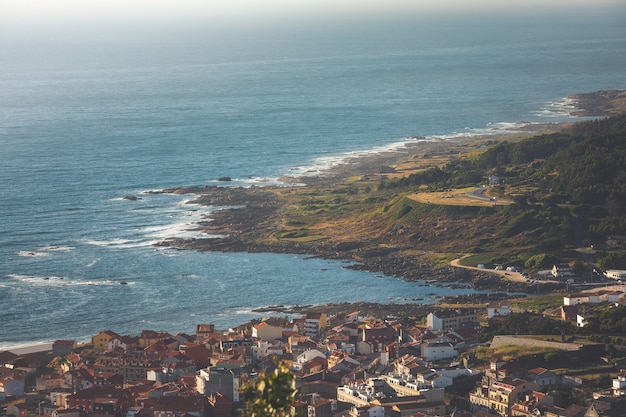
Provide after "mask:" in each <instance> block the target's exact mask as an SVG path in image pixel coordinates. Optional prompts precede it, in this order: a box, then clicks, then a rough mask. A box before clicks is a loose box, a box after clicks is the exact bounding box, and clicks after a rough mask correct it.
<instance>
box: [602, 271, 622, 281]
mask: <svg viewBox="0 0 626 417" xmlns="http://www.w3.org/2000/svg"><path fill="white" fill-rule="evenodd" d="M604 276H605V277H607V278H611V279H614V280H626V270H623V269H607V270H606V272H605V273H604Z"/></svg>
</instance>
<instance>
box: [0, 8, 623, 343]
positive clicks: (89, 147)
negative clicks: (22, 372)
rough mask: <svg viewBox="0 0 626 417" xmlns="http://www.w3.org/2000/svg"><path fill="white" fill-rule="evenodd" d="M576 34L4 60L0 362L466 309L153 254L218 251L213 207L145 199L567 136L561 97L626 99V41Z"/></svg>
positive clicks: (515, 31)
mask: <svg viewBox="0 0 626 417" xmlns="http://www.w3.org/2000/svg"><path fill="white" fill-rule="evenodd" d="M617 20H619V19H617ZM418 23H419V24H418ZM571 23H572V22H570V21H567V22H564V21H559V22H551V21H549V20H546V21H533V22H532V23H529V22H528V21H526V20H524V19H518V20H511V21H507V22H505V21H493V20H490V21H487V22H474V21H468V22H463V21H460V20H459V21H456V22H454V24H453V25H452V24H448V25H446V24H440V23H437V22H431V23H428V22H425V21H419V22H411V21H410V19H404V20H398V21H385V22H380V23H379V24H377V23H376V22H370V23H369V24H367V25H363V24H350V23H349V22H348V23H346V24H345V25H344V26H333V27H327V26H325V27H324V28H323V30H322V29H320V28H318V29H316V28H315V25H311V26H310V27H306V28H291V29H290V30H291V32H289V33H286V32H280V31H277V30H273V31H272V30H267V31H256V32H254V31H250V32H244V33H240V32H236V31H232V32H229V31H228V30H222V32H220V33H219V36H217V35H216V33H213V32H210V31H208V32H206V33H205V32H202V31H199V32H198V34H199V35H197V36H194V37H193V38H190V39H185V40H176V39H162V38H159V39H156V40H154V41H150V42H148V41H145V40H144V41H142V42H132V41H128V40H124V41H121V40H118V41H109V42H98V41H93V42H85V43H81V42H76V43H64V44H54V43H51V44H46V45H36V44H27V43H24V44H19V45H18V44H11V43H3V44H0V45H1V47H2V50H1V54H0V184H1V186H0V306H1V308H0V347H2V346H5V347H6V346H12V345H18V344H22V343H29V342H35V341H45V340H54V339H61V338H69V339H77V340H88V339H89V338H90V336H91V335H94V334H96V333H97V332H99V331H100V330H104V329H112V330H114V331H116V332H118V333H122V334H129V333H130V334H133V333H134V334H136V333H139V332H140V331H141V330H142V329H152V330H165V331H170V332H193V331H194V328H195V325H196V324H197V323H214V324H215V325H216V326H217V327H218V328H227V327H231V326H235V325H237V324H240V323H244V322H246V321H247V320H249V319H251V318H255V317H259V316H260V315H261V314H260V313H254V312H253V311H252V310H253V309H254V308H257V307H262V306H267V305H279V304H280V305H286V306H290V305H308V304H323V303H331V302H344V301H372V302H380V303H404V302H416V303H429V302H433V301H434V300H435V299H436V297H438V296H441V295H452V294H459V293H467V292H469V291H471V290H469V289H449V288H442V287H433V286H429V285H428V284H427V283H426V282H411V283H409V282H404V281H402V280H401V279H398V278H396V277H388V276H380V275H378V274H376V273H367V272H359V271H354V270H352V269H349V268H346V266H348V264H346V263H345V262H340V261H328V260H322V259H316V258H311V257H307V256H303V255H298V256H295V255H285V254H247V253H214V252H208V253H201V252H194V251H180V250H176V249H172V248H159V247H155V246H153V244H154V243H155V242H158V241H160V240H163V239H167V238H171V237H189V238H190V237H198V236H200V237H206V236H203V235H202V234H201V233H199V232H198V231H197V230H196V227H195V223H196V222H197V221H199V220H201V219H204V218H205V217H206V216H210V215H211V212H212V211H213V210H216V209H219V208H217V207H202V206H198V205H194V204H188V202H189V200H192V199H193V196H180V195H163V194H153V193H149V191H151V190H160V189H163V188H166V187H176V186H189V185H215V184H218V182H217V178H219V177H222V176H229V177H231V178H232V179H233V181H232V183H229V184H228V186H251V185H257V186H262V185H264V184H276V183H278V178H279V177H281V176H283V175H297V174H303V173H306V174H320V173H323V172H324V169H325V168H327V167H328V166H331V165H333V164H337V163H341V161H343V160H345V158H347V157H350V156H354V155H359V154H364V153H371V152H376V151H380V150H383V149H393V148H394V147H399V146H402V143H403V141H404V139H405V138H406V137H409V136H426V137H431V136H434V137H439V138H454V137H456V136H458V135H467V134H484V133H496V132H501V131H506V130H507V129H509V128H510V127H511V126H519V125H526V126H530V128H532V124H533V123H545V122H559V121H566V120H574V119H575V118H574V117H573V116H572V115H571V110H572V105H573V103H572V102H571V101H568V100H567V99H566V96H568V95H569V94H573V93H580V92H591V91H596V90H601V89H623V88H625V87H626V71H624V68H626V35H625V33H624V27H623V25H621V24H620V23H619V22H616V21H609V22H607V23H605V24H601V25H598V22H596V21H587V20H585V19H584V18H581V19H579V20H578V21H576V22H575V24H571ZM219 184H221V185H225V184H223V183H219ZM128 195H133V196H136V197H138V198H137V199H136V200H129V199H125V198H124V197H125V196H128ZM428 278H429V277H424V279H425V280H428Z"/></svg>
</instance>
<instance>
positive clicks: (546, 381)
mask: <svg viewBox="0 0 626 417" xmlns="http://www.w3.org/2000/svg"><path fill="white" fill-rule="evenodd" d="M527 376H528V380H529V381H532V382H535V383H536V384H537V385H539V386H540V387H541V388H542V389H544V388H551V387H556V385H557V384H558V383H559V381H560V378H559V377H558V376H557V375H556V374H555V373H554V372H552V371H549V370H547V369H545V368H533V369H530V370H528V372H527Z"/></svg>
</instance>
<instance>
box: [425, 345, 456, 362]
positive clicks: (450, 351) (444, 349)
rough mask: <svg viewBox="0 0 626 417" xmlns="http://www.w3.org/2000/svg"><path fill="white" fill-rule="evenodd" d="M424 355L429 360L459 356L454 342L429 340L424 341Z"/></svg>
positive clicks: (434, 360)
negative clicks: (453, 344)
mask: <svg viewBox="0 0 626 417" xmlns="http://www.w3.org/2000/svg"><path fill="white" fill-rule="evenodd" d="M421 347H422V357H423V358H424V359H426V360H427V361H432V362H436V361H440V360H442V359H450V358H455V357H456V356H457V352H456V350H454V347H453V346H452V343H445V342H439V341H435V342H427V343H422V346H421Z"/></svg>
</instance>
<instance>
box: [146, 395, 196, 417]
mask: <svg viewBox="0 0 626 417" xmlns="http://www.w3.org/2000/svg"><path fill="white" fill-rule="evenodd" d="M207 408H208V401H207V399H206V398H205V397H203V396H201V395H182V394H176V395H163V396H161V397H160V398H159V399H158V400H157V402H156V404H155V405H154V407H153V408H152V410H153V412H154V414H153V415H154V417H178V416H193V417H203V416H204V415H205V412H206V411H205V410H206V409H207Z"/></svg>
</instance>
